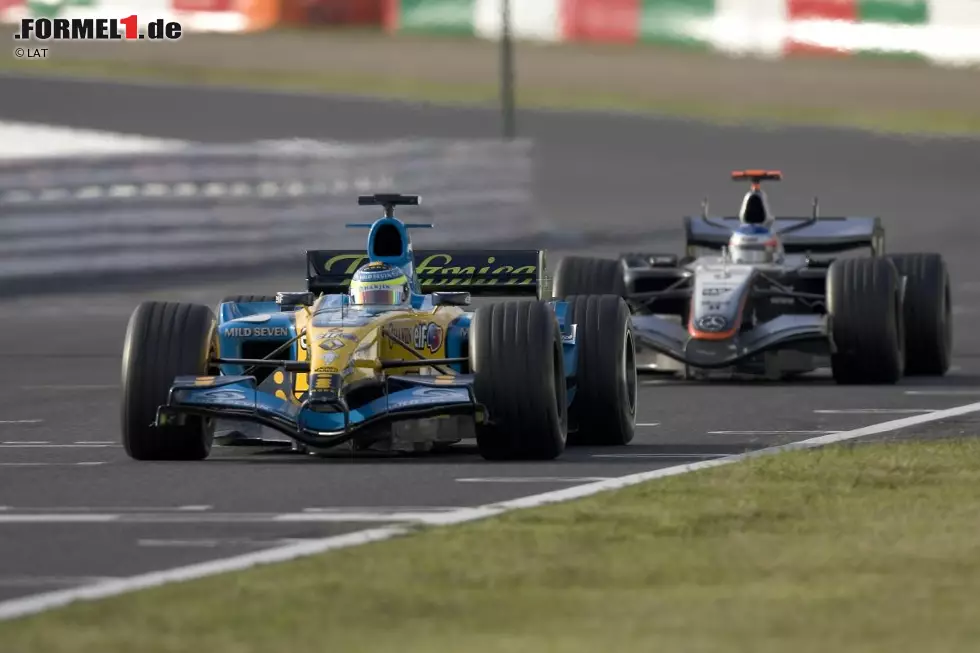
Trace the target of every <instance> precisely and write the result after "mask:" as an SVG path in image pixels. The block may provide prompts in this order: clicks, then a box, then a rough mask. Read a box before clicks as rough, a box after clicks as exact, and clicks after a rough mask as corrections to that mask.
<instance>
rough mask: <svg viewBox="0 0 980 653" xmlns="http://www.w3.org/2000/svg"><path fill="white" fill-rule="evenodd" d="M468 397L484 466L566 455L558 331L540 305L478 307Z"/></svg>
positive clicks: (548, 309) (472, 327)
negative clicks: (481, 417)
mask: <svg viewBox="0 0 980 653" xmlns="http://www.w3.org/2000/svg"><path fill="white" fill-rule="evenodd" d="M469 344H470V366H471V370H472V371H473V373H474V374H475V375H476V377H475V380H474V388H473V390H474V394H475V395H476V400H477V401H478V402H479V403H481V404H482V405H483V406H484V407H485V408H486V409H487V416H488V418H489V423H487V424H482V425H480V424H478V425H477V429H476V441H477V446H478V447H479V450H480V454H481V455H482V456H483V457H484V458H485V459H487V460H551V459H554V458H557V457H558V456H560V455H561V454H562V452H563V451H564V450H565V443H566V439H567V436H568V405H567V399H566V396H567V389H566V381H565V363H564V357H563V354H562V344H561V331H560V329H559V326H558V319H557V318H556V316H555V312H554V310H553V309H552V308H551V307H550V306H549V305H548V304H547V303H545V302H539V301H515V302H504V303H500V304H491V305H489V306H481V307H480V308H478V309H477V310H476V312H475V314H474V315H473V319H472V321H471V322H470V343H469Z"/></svg>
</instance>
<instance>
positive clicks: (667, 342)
mask: <svg viewBox="0 0 980 653" xmlns="http://www.w3.org/2000/svg"><path fill="white" fill-rule="evenodd" d="M633 331H634V333H635V335H636V339H637V342H638V343H639V344H640V345H641V346H643V347H648V348H650V349H652V350H654V351H656V352H658V353H661V354H663V355H665V356H668V357H669V358H673V359H674V360H677V361H680V362H682V363H685V364H687V365H690V366H691V367H699V368H703V369H722V368H726V367H731V366H733V365H735V364H737V363H739V362H741V361H743V360H745V359H747V358H750V357H752V356H755V355H758V354H761V353H763V352H766V351H770V350H774V349H782V348H790V347H793V346H799V345H803V344H804V343H814V342H816V343H822V344H826V345H827V346H828V347H829V346H830V337H829V335H828V329H827V318H826V316H823V315H781V316H779V317H776V318H774V319H772V320H769V321H767V322H763V323H761V324H759V325H758V326H756V327H754V328H752V329H750V330H748V331H744V332H742V333H739V334H738V335H736V336H735V337H733V338H730V339H726V340H703V339H695V338H693V337H691V335H690V334H689V333H688V331H687V329H686V328H685V327H684V326H683V325H681V324H678V323H676V322H671V321H669V320H666V319H664V318H662V317H659V316H656V315H634V316H633Z"/></svg>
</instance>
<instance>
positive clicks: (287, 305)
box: [276, 292, 316, 312]
mask: <svg viewBox="0 0 980 653" xmlns="http://www.w3.org/2000/svg"><path fill="white" fill-rule="evenodd" d="M314 302H316V296H315V295H314V294H313V293H311V292H277V293H276V303H277V304H279V311H280V312H282V311H289V310H294V309H295V308H296V307H297V306H313V303H314Z"/></svg>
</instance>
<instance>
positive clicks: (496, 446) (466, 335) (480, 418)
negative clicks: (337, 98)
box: [122, 194, 637, 460]
mask: <svg viewBox="0 0 980 653" xmlns="http://www.w3.org/2000/svg"><path fill="white" fill-rule="evenodd" d="M418 203H419V198H418V197H417V196H413V195H395V194H390V195H371V196H364V197H361V198H359V204H361V205H376V206H382V207H384V216H383V217H381V218H380V219H378V220H377V221H375V222H373V223H371V224H363V225H348V226H354V227H365V228H369V229H370V231H369V234H368V238H367V250H366V252H365V251H348V250H340V251H338V250H311V251H308V252H307V270H308V276H307V290H305V291H301V292H281V293H278V294H277V296H276V297H275V298H266V297H257V298H256V297H245V298H243V299H244V300H245V301H233V302H223V303H222V304H221V305H220V306H219V308H218V315H217V316H216V315H215V312H214V311H213V310H212V309H211V308H210V307H208V306H203V305H197V304H184V303H169V302H152V301H151V302H144V303H142V304H140V305H139V306H138V307H137V308H136V310H135V311H134V313H133V315H132V317H131V318H130V321H129V326H128V329H127V332H126V339H125V344H124V348H123V373H122V388H123V402H122V405H123V409H122V441H123V444H124V446H125V449H126V451H127V453H128V454H129V455H130V456H131V457H132V458H134V459H137V460H193V459H203V458H206V457H207V456H208V455H209V453H210V451H211V448H212V444H213V442H214V439H215V438H214V433H215V422H216V420H225V419H227V420H237V421H245V422H252V423H255V424H260V425H263V426H265V427H271V428H272V429H275V430H276V431H278V432H280V433H282V434H283V435H285V436H286V437H287V438H288V439H289V441H291V442H292V443H294V444H295V445H296V446H295V448H297V449H299V450H303V451H307V452H310V453H317V452H321V451H324V450H329V449H332V448H334V447H336V446H338V445H342V444H349V445H350V446H352V447H353V448H354V449H382V450H387V451H427V450H430V449H432V448H433V447H437V446H440V445H449V444H453V443H457V442H460V441H463V440H467V439H475V440H476V444H477V446H478V449H479V451H480V454H481V455H482V456H483V457H484V458H486V459H488V460H504V459H510V460H513V459H539V460H540V459H553V458H556V457H558V456H560V455H561V454H562V452H563V451H564V449H565V447H566V444H576V443H583V444H584V443H589V444H597V445H622V444H626V443H628V442H629V441H630V440H632V438H633V432H634V427H635V421H636V395H637V386H636V364H635V353H634V345H633V332H632V327H631V324H630V315H629V309H628V307H627V305H626V303H625V301H624V300H623V299H621V298H619V297H616V296H613V295H604V296H603V295H597V296H577V297H569V298H566V299H565V300H563V301H544V300H543V299H542V297H546V296H547V294H545V292H544V289H543V285H544V284H543V281H544V276H543V273H544V258H545V257H544V252H542V251H540V250H505V251H483V250H449V251H441V250H440V251H419V252H415V251H413V248H412V244H411V240H410V238H409V229H411V228H417V227H431V226H432V225H428V224H426V225H418V224H406V223H404V222H402V221H400V220H399V219H398V218H396V217H395V216H394V207H395V206H399V205H417V204H418ZM399 283H401V284H403V285H404V288H405V292H404V294H403V295H400V294H398V293H397V292H394V293H393V292H390V291H391V289H392V288H395V289H397V288H398V284H399ZM474 296H476V297H521V298H522V299H518V300H512V301H503V302H498V303H487V304H485V305H481V306H479V307H477V308H476V309H475V310H467V309H466V307H467V306H469V305H470V304H471V297H474ZM392 298H394V301H389V300H391V299H392Z"/></svg>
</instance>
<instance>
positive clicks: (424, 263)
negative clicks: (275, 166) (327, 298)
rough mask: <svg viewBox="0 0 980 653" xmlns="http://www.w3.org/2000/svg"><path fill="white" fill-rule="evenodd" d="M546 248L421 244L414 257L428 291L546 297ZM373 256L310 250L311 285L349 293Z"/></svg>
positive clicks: (308, 272)
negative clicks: (423, 246)
mask: <svg viewBox="0 0 980 653" xmlns="http://www.w3.org/2000/svg"><path fill="white" fill-rule="evenodd" d="M544 254H545V253H544V251H542V250H537V249H525V250H489V249H488V250H477V249H466V250H452V249H449V250H419V251H416V252H414V253H413V260H414V264H415V276H416V278H417V279H418V282H419V287H420V290H421V292H422V293H423V294H427V293H432V292H438V291H440V290H447V291H453V290H455V291H463V292H469V293H470V294H472V295H473V296H482V297H495V296H496V297H507V296H517V297H525V296H526V297H538V298H540V295H541V292H542V288H543V284H542V279H543V278H544V267H545V255H544ZM368 260H369V259H368V256H367V254H366V253H365V252H364V250H363V249H361V250H338V249H320V250H309V251H307V252H306V281H307V287H308V289H309V290H310V291H311V292H313V293H315V294H317V295H319V294H321V293H327V294H338V293H346V292H347V291H348V289H349V287H350V281H351V278H353V276H354V273H355V272H357V270H358V269H360V268H361V267H362V266H364V265H366V264H367V263H368Z"/></svg>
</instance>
